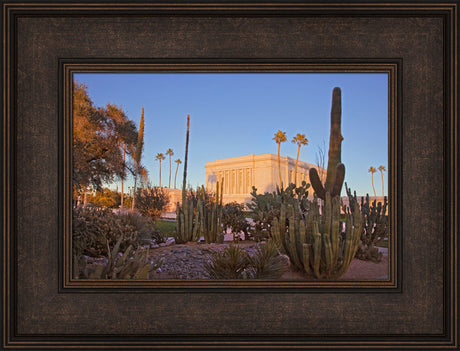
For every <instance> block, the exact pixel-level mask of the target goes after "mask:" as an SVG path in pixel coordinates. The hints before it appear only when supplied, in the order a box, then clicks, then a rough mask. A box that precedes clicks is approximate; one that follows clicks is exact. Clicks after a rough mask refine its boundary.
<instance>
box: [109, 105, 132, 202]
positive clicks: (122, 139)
mask: <svg viewBox="0 0 460 351" xmlns="http://www.w3.org/2000/svg"><path fill="white" fill-rule="evenodd" d="M105 113H106V115H107V116H108V117H109V118H111V119H112V120H113V123H114V128H115V131H116V133H117V134H118V137H119V147H120V148H121V150H122V152H123V164H122V167H123V172H122V175H121V177H120V178H121V194H122V199H121V200H120V203H121V205H120V206H121V208H123V205H124V180H125V178H126V169H127V168H128V166H127V163H126V153H128V154H129V156H131V157H133V154H134V148H135V145H136V143H137V139H138V136H137V129H136V125H135V124H134V122H133V121H131V120H129V119H128V117H127V116H126V114H125V112H124V111H123V110H122V108H121V107H118V106H116V105H114V104H107V106H106V108H105ZM130 171H131V172H132V170H131V169H130Z"/></svg>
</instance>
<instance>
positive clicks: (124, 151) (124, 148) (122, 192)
mask: <svg viewBox="0 0 460 351" xmlns="http://www.w3.org/2000/svg"><path fill="white" fill-rule="evenodd" d="M125 161H126V144H123V164H125ZM123 186H124V180H123V178H121V202H120V209H123V205H124V203H123V202H124V195H125V193H124V187H123Z"/></svg>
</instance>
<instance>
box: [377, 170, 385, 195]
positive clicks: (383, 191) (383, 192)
mask: <svg viewBox="0 0 460 351" xmlns="http://www.w3.org/2000/svg"><path fill="white" fill-rule="evenodd" d="M378 170H379V171H380V174H381V175H382V196H385V189H384V187H383V172H386V169H385V166H382V165H380V166H379V168H378Z"/></svg>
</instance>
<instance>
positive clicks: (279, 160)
mask: <svg viewBox="0 0 460 351" xmlns="http://www.w3.org/2000/svg"><path fill="white" fill-rule="evenodd" d="M280 148H281V143H280V142H278V175H279V177H280V188H283V184H282V181H281V156H280Z"/></svg>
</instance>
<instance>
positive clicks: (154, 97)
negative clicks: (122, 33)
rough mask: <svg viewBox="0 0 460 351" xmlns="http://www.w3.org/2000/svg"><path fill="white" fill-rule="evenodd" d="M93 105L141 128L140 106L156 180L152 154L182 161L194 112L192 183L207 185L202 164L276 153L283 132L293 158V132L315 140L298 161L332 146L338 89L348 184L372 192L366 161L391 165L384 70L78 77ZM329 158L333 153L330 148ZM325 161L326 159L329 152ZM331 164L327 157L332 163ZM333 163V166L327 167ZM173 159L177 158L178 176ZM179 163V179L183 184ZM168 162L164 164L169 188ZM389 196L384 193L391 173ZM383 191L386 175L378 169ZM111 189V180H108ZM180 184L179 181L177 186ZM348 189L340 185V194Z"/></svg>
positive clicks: (146, 156)
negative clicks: (111, 108) (110, 107)
mask: <svg viewBox="0 0 460 351" xmlns="http://www.w3.org/2000/svg"><path fill="white" fill-rule="evenodd" d="M74 79H75V80H76V81H78V82H79V83H84V84H85V85H86V86H87V88H88V93H89V95H90V97H91V98H92V100H93V102H94V104H95V105H96V106H105V105H106V104H107V103H108V102H109V103H112V104H116V105H117V106H120V107H121V108H122V109H123V110H124V111H125V113H126V114H127V116H128V117H129V118H130V119H131V120H133V121H134V122H135V123H136V125H139V121H140V116H141V110H142V107H144V111H145V112H144V117H145V144H144V152H143V163H144V165H145V166H146V168H147V170H148V171H149V178H150V181H151V182H152V183H153V184H158V181H159V165H158V161H154V159H155V156H156V155H157V154H158V153H160V152H162V153H163V154H164V153H165V152H166V150H167V149H168V148H171V149H173V151H174V156H173V157H172V160H173V161H174V160H176V159H177V158H180V159H181V160H182V161H184V155H185V133H186V119H187V114H189V115H190V143H189V158H188V165H189V166H188V172H187V173H188V175H187V179H188V183H189V184H190V185H191V186H193V187H196V186H197V185H201V184H204V182H205V168H204V165H205V163H206V162H209V161H214V160H216V159H222V158H228V157H235V156H244V155H249V154H256V155H257V154H264V153H274V154H276V153H277V145H276V143H275V142H274V141H273V140H272V138H273V136H274V134H275V133H276V132H277V131H278V130H281V131H283V132H286V136H287V138H288V141H287V142H285V143H283V144H281V155H282V156H290V157H292V158H295V157H296V154H297V146H296V145H295V144H293V143H291V140H292V137H293V136H295V135H296V134H297V133H302V134H305V135H306V137H307V139H308V140H309V143H308V145H307V146H303V147H302V149H301V151H300V159H301V160H302V161H305V162H309V163H313V164H315V163H316V156H315V155H316V154H317V152H318V146H319V145H321V144H323V141H324V142H325V145H326V149H327V148H328V145H329V128H330V110H331V98H332V90H333V88H334V87H340V88H341V90H342V135H343V137H344V140H343V142H342V162H343V163H344V164H345V168H346V176H345V181H346V182H347V183H348V185H349V186H351V188H352V189H354V190H356V191H357V193H358V194H365V193H369V194H370V195H372V194H373V190H372V184H371V175H370V173H368V169H369V167H370V166H374V167H375V168H378V167H379V166H380V165H384V166H385V167H386V168H387V170H388V76H387V74H385V73H238V74H235V73H134V74H133V73H78V74H74ZM326 154H327V150H326ZM326 157H327V156H326ZM326 162H327V160H326ZM326 164H327V163H326ZM175 166H176V164H175V163H174V162H173V175H172V182H173V181H174V171H175ZM182 175H183V164H182V165H181V167H180V168H179V173H178V176H177V178H178V179H177V182H178V185H179V184H181V182H182ZM168 177H169V161H168V158H166V159H165V160H164V161H163V162H162V185H163V186H164V185H167V181H168ZM384 182H385V195H387V194H388V192H387V191H388V186H387V184H388V183H387V176H386V173H385V177H384ZM374 185H375V189H376V192H377V195H381V192H382V189H381V188H382V186H381V176H380V173H379V172H377V173H375V174H374ZM111 187H112V188H113V187H115V184H113V185H112V186H111ZM178 187H179V186H178ZM344 194H345V191H344V190H343V192H342V195H344Z"/></svg>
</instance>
